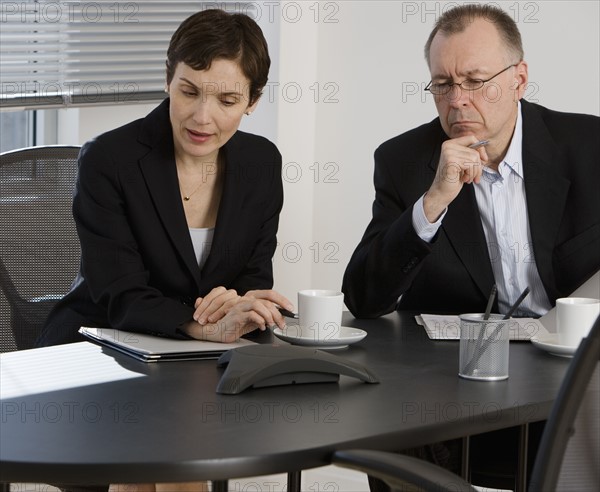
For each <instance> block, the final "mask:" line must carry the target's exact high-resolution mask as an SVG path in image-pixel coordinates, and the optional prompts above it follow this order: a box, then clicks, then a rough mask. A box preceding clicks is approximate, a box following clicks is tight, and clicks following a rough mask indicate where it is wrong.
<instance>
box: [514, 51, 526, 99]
mask: <svg viewBox="0 0 600 492" xmlns="http://www.w3.org/2000/svg"><path fill="white" fill-rule="evenodd" d="M515 71H516V73H515V88H514V89H515V99H516V100H521V99H523V96H524V95H525V91H526V90H527V82H528V80H529V72H528V67H527V62H526V61H523V60H521V61H520V62H519V64H518V65H517V66H516V67H515Z"/></svg>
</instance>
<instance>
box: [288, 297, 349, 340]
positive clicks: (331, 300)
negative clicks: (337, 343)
mask: <svg viewBox="0 0 600 492" xmlns="http://www.w3.org/2000/svg"><path fill="white" fill-rule="evenodd" d="M343 309H344V294H343V293H342V292H339V291H336V290H319V289H311V290H301V291H300V292H298V317H299V322H300V328H301V329H302V336H303V337H308V336H312V337H314V339H315V340H333V339H336V338H339V337H340V329H341V326H342V311H343Z"/></svg>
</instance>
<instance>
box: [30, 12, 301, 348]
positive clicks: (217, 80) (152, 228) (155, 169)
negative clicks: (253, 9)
mask: <svg viewBox="0 0 600 492" xmlns="http://www.w3.org/2000/svg"><path fill="white" fill-rule="evenodd" d="M269 66H270V59H269V55H268V50H267V45H266V41H265V39H264V37H263V35H262V32H261V30H260V28H259V27H258V25H257V24H256V23H255V22H254V21H253V20H252V19H251V18H250V17H248V16H245V15H241V14H227V13H225V12H223V11H221V10H206V11H202V12H199V13H197V14H195V15H193V16H191V17H190V18H188V19H187V20H186V21H184V22H183V23H182V24H181V26H180V27H179V28H178V30H177V31H176V32H175V34H174V35H173V37H172V39H171V43H170V45H169V50H168V52H167V85H166V87H167V92H168V93H169V97H168V98H167V99H165V101H163V103H162V104H160V105H159V106H158V107H157V108H156V109H155V110H154V111H152V112H151V113H150V114H149V115H148V116H147V117H145V118H143V119H141V120H137V121H134V122H132V123H129V124H127V125H125V126H123V127H121V128H117V129H116V130H112V131H110V132H108V133H105V134H103V135H100V136H99V137H97V138H95V139H94V140H92V141H90V142H88V143H87V144H85V145H84V146H83V148H82V150H81V153H80V156H79V175H78V180H77V185H76V190H75V196H74V202H73V214H74V217H75V221H76V224H77V231H78V234H79V238H80V241H81V248H82V258H81V267H80V271H79V274H78V276H77V278H76V279H75V281H74V283H73V286H72V288H71V291H70V292H69V293H68V294H67V295H66V296H65V297H64V298H63V299H62V300H61V301H60V302H59V303H58V305H57V306H56V307H55V309H54V310H53V311H52V312H51V314H50V316H49V318H48V320H47V322H46V325H45V328H44V331H43V333H42V335H41V336H40V339H39V340H38V345H39V346H44V345H54V344H59V343H69V342H74V341H79V340H81V339H82V338H81V336H80V335H79V334H78V329H79V328H80V327H81V326H82V325H87V326H99V327H112V328H117V329H123V330H129V331H140V332H148V333H156V334H162V335H167V336H171V337H192V338H196V339H205V340H216V341H223V342H229V341H233V340H235V339H237V338H239V337H240V336H241V335H244V334H245V333H248V332H250V331H252V330H254V329H256V328H257V327H258V328H260V329H265V327H266V326H271V325H275V324H276V325H278V326H280V327H283V326H284V324H285V323H284V320H283V318H282V316H281V314H280V313H279V311H278V310H277V306H281V307H284V308H286V309H292V308H293V306H292V304H291V303H290V301H289V300H287V299H286V298H285V297H283V296H282V295H280V294H278V293H277V292H275V291H273V290H270V289H271V287H272V286H273V273H272V257H273V254H274V252H275V247H276V232H277V226H278V221H279V212H280V210H281V207H282V205H283V189H282V182H281V155H280V153H279V151H278V150H277V148H276V147H275V145H273V144H272V143H271V142H269V141H268V140H266V139H265V138H262V137H259V136H256V135H251V134H248V133H244V132H241V131H238V127H239V124H240V121H241V119H242V117H243V116H244V114H246V115H249V114H250V113H251V112H252V111H253V110H254V108H255V107H256V104H257V102H258V99H259V98H260V95H261V91H262V89H263V88H264V86H265V84H266V82H267V75H268V71H269Z"/></svg>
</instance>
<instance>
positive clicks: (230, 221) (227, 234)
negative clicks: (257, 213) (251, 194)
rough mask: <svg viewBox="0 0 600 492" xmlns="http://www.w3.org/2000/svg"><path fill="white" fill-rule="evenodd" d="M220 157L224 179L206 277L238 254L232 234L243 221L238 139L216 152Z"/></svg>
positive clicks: (244, 191)
mask: <svg viewBox="0 0 600 492" xmlns="http://www.w3.org/2000/svg"><path fill="white" fill-rule="evenodd" d="M220 152H222V153H224V158H223V159H222V162H223V163H224V166H225V169H224V170H223V171H222V172H224V175H225V179H224V181H223V194H222V195H221V203H220V204H219V212H218V214H217V224H216V227H215V233H214V236H213V242H212V246H211V252H210V254H209V255H208V258H207V259H206V263H205V264H204V268H203V272H204V273H205V274H206V275H209V276H210V273H211V272H214V271H215V270H216V269H218V268H219V264H220V263H221V262H223V261H225V262H229V261H232V259H233V258H235V257H236V255H237V254H239V251H238V249H237V248H238V247H239V245H238V244H237V243H238V242H237V241H236V237H235V233H236V231H237V230H238V229H239V228H238V227H237V226H236V224H237V223H238V222H239V221H240V220H244V214H243V210H242V205H243V203H244V197H245V194H246V193H247V191H248V185H247V183H244V180H243V179H241V177H242V176H243V172H244V170H243V169H242V167H241V166H242V164H241V160H240V158H241V155H240V153H241V149H240V146H239V142H238V139H237V138H236V136H235V135H234V136H233V137H232V138H231V139H230V140H229V141H228V142H227V143H226V144H225V145H224V146H223V147H222V148H221V150H220Z"/></svg>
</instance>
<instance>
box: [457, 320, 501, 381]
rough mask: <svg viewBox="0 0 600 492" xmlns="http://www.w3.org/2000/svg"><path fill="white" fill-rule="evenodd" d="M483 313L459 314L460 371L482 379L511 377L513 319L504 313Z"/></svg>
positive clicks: (491, 379)
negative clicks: (485, 315)
mask: <svg viewBox="0 0 600 492" xmlns="http://www.w3.org/2000/svg"><path fill="white" fill-rule="evenodd" d="M483 317H484V315H483V314H479V313H471V314H462V315H461V316H460V359H459V369H458V375H459V376H460V377H462V378H466V379H475V380H479V381H500V380H502V379H508V347H509V324H510V320H508V319H507V320H504V319H502V318H503V316H502V315H501V314H492V315H490V317H489V319H487V320H484V319H483Z"/></svg>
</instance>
